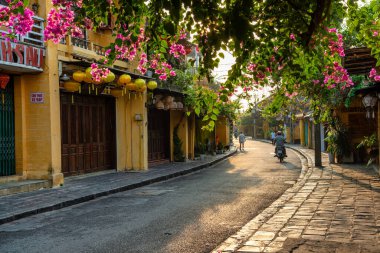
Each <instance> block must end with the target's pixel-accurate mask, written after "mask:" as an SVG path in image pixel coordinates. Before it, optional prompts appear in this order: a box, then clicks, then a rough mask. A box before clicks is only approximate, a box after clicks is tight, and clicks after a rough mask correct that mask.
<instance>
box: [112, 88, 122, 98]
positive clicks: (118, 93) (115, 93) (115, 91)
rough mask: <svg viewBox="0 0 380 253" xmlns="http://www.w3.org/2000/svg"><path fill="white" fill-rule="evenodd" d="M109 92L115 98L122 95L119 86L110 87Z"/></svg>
mask: <svg viewBox="0 0 380 253" xmlns="http://www.w3.org/2000/svg"><path fill="white" fill-rule="evenodd" d="M110 93H111V95H112V96H114V97H115V98H119V97H121V96H123V89H120V88H116V89H111V90H110Z"/></svg>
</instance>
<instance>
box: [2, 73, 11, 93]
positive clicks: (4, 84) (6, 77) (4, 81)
mask: <svg viewBox="0 0 380 253" xmlns="http://www.w3.org/2000/svg"><path fill="white" fill-rule="evenodd" d="M9 79H10V76H9V75H6V74H0V88H1V89H5V87H7V84H8V82H9Z"/></svg>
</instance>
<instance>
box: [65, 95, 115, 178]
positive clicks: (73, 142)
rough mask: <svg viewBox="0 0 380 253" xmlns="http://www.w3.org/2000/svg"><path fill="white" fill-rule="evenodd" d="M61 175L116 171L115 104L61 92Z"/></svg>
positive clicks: (101, 97)
mask: <svg viewBox="0 0 380 253" xmlns="http://www.w3.org/2000/svg"><path fill="white" fill-rule="evenodd" d="M61 128H62V130H61V131H62V172H63V174H64V175H77V174H83V173H89V172H95V171H101V170H108V169H114V168H115V162H116V155H115V153H116V152H115V150H116V148H115V101H114V98H111V97H105V96H84V95H79V94H71V93H61Z"/></svg>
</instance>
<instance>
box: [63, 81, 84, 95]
mask: <svg viewBox="0 0 380 253" xmlns="http://www.w3.org/2000/svg"><path fill="white" fill-rule="evenodd" d="M63 87H64V88H65V90H67V91H70V92H76V91H79V87H80V83H78V82H74V81H66V82H64V83H63Z"/></svg>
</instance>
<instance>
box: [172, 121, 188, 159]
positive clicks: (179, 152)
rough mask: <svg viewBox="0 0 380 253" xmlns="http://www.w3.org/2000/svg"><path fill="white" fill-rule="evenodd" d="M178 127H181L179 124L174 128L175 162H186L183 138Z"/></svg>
mask: <svg viewBox="0 0 380 253" xmlns="http://www.w3.org/2000/svg"><path fill="white" fill-rule="evenodd" d="M178 127H179V124H178V125H177V126H176V127H175V128H174V131H173V144H174V151H173V155H174V161H175V162H184V161H185V155H184V153H183V151H182V140H181V139H180V138H179V136H178Z"/></svg>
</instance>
